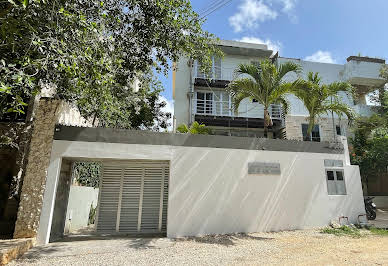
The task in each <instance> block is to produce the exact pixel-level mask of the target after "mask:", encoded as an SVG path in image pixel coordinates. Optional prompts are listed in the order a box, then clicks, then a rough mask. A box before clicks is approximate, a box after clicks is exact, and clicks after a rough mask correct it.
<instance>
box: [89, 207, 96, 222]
mask: <svg viewBox="0 0 388 266" xmlns="http://www.w3.org/2000/svg"><path fill="white" fill-rule="evenodd" d="M96 214H97V206H96V207H93V204H90V210H89V219H88V225H90V224H94V223H95V222H96Z"/></svg>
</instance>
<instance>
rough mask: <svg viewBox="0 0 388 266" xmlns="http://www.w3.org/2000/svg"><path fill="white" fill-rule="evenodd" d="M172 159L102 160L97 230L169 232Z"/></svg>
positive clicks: (105, 231) (108, 231) (103, 231)
mask: <svg viewBox="0 0 388 266" xmlns="http://www.w3.org/2000/svg"><path fill="white" fill-rule="evenodd" d="M169 172H170V169H169V162H166V161H125V162H109V163H104V164H103V170H102V178H101V184H100V196H99V204H98V217H97V232H99V233H128V234H148V233H150V234H152V233H166V231H167V206H168V181H169Z"/></svg>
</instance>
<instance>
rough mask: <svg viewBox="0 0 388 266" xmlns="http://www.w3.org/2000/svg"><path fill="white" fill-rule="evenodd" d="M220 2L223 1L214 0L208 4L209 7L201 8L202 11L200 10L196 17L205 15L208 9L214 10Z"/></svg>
mask: <svg viewBox="0 0 388 266" xmlns="http://www.w3.org/2000/svg"><path fill="white" fill-rule="evenodd" d="M222 1H224V0H214V1H213V2H211V3H210V4H209V6H205V7H203V8H202V9H200V10H199V11H198V12H197V13H198V15H201V14H202V15H203V14H204V13H206V12H207V11H209V9H211V8H214V7H215V6H216V5H217V4H219V3H220V2H222Z"/></svg>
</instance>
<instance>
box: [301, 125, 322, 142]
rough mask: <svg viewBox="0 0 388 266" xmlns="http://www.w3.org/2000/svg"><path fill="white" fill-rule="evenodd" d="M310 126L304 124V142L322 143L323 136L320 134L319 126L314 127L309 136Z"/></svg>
mask: <svg viewBox="0 0 388 266" xmlns="http://www.w3.org/2000/svg"><path fill="white" fill-rule="evenodd" d="M308 127H309V125H308V124H302V134H303V140H304V141H316V142H320V141H321V135H320V133H319V125H314V127H313V130H312V131H311V133H310V134H307V129H308Z"/></svg>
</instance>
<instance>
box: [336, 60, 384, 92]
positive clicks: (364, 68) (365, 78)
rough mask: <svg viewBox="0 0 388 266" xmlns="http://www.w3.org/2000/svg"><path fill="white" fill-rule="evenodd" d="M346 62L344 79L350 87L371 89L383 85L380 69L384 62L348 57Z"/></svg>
mask: <svg viewBox="0 0 388 266" xmlns="http://www.w3.org/2000/svg"><path fill="white" fill-rule="evenodd" d="M347 61H348V62H347V63H346V64H345V71H344V77H345V80H348V81H349V82H350V83H351V84H352V85H356V86H365V87H371V88H373V87H380V86H383V85H384V83H385V80H384V79H383V78H381V77H380V69H381V67H382V66H383V65H384V63H385V60H383V59H377V58H369V57H360V56H350V57H349V58H348V59H347Z"/></svg>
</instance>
